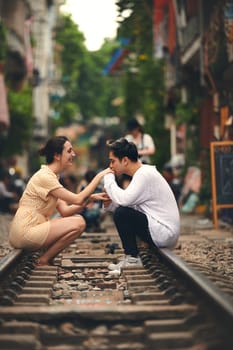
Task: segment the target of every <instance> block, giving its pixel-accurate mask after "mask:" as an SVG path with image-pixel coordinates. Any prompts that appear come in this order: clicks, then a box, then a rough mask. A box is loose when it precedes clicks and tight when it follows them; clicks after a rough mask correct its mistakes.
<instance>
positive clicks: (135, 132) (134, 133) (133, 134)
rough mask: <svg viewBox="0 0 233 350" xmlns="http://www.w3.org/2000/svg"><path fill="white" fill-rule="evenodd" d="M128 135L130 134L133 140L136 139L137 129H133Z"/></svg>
mask: <svg viewBox="0 0 233 350" xmlns="http://www.w3.org/2000/svg"><path fill="white" fill-rule="evenodd" d="M130 134H131V135H132V136H133V137H134V138H136V137H137V136H138V135H139V134H140V130H139V128H135V129H133V130H131V131H130Z"/></svg>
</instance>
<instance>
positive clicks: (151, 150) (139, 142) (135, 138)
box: [125, 118, 156, 164]
mask: <svg viewBox="0 0 233 350" xmlns="http://www.w3.org/2000/svg"><path fill="white" fill-rule="evenodd" d="M127 130H128V134H127V135H126V136H125V138H126V139H127V140H128V141H130V142H133V143H135V145H136V147H137V150H138V155H139V158H140V161H141V162H142V163H144V164H150V156H152V155H153V154H155V151H156V148H155V144H154V140H153V139H152V137H151V136H150V135H149V134H146V133H144V131H143V127H142V125H141V124H140V123H139V122H138V120H137V119H136V118H132V119H129V120H128V122H127Z"/></svg>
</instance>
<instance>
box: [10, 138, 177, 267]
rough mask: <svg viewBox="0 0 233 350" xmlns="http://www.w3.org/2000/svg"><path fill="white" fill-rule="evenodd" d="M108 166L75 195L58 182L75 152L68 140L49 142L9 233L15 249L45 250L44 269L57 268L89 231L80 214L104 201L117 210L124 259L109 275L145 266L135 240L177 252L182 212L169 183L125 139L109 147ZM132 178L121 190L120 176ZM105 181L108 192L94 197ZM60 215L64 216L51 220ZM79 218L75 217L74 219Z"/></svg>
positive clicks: (58, 139) (40, 262) (112, 265)
mask: <svg viewBox="0 0 233 350" xmlns="http://www.w3.org/2000/svg"><path fill="white" fill-rule="evenodd" d="M107 146H108V148H109V161H110V164H109V167H108V168H107V169H105V170H103V171H101V172H99V173H98V174H97V175H96V176H95V177H94V178H93V180H92V181H91V182H90V184H89V185H88V186H86V187H85V189H84V190H82V191H81V192H79V193H78V194H75V193H73V192H70V191H69V190H67V189H65V188H64V187H63V186H62V185H61V183H60V182H59V174H61V172H62V171H64V170H65V169H66V168H68V167H70V166H71V165H72V162H73V158H74V157H75V152H74V150H73V148H72V145H71V143H70V141H69V140H68V139H67V138H66V137H64V136H55V137H53V138H51V139H50V140H48V142H47V143H46V145H45V146H44V147H43V148H42V149H41V150H40V155H41V156H45V158H46V165H42V166H41V169H40V170H38V171H37V172H36V173H35V174H34V175H33V176H32V177H31V179H30V180H29V182H28V184H27V186H26V188H25V191H24V193H23V195H22V197H21V199H20V202H19V208H18V210H17V212H16V214H15V216H14V219H13V221H12V224H11V229H10V243H11V244H12V246H13V247H15V248H23V249H29V250H34V251H35V250H39V249H41V248H43V249H44V250H45V251H44V253H43V255H42V256H41V257H40V258H39V259H38V261H37V263H38V264H39V265H49V264H53V259H54V258H55V257H56V256H57V255H58V254H59V253H60V252H61V251H62V250H63V249H64V248H66V247H67V246H68V245H69V244H70V243H71V242H72V241H74V240H75V239H76V238H77V237H79V236H80V235H81V234H82V232H83V231H84V230H85V227H86V224H85V220H84V218H83V217H82V216H81V215H77V213H79V212H80V211H81V210H82V209H83V207H85V205H87V203H88V201H89V200H102V201H103V203H104V207H105V208H106V210H111V211H113V218H114V222H115V225H116V228H117V230H118V233H119V236H120V239H121V242H122V246H123V249H124V252H125V258H124V259H123V260H121V261H120V262H119V263H118V264H111V265H109V269H110V270H117V271H121V268H122V267H124V266H128V265H132V266H134V265H140V264H141V262H140V258H139V256H138V248H137V241H136V238H137V236H139V237H140V238H141V239H142V240H143V241H145V242H147V243H149V244H152V245H156V246H159V247H173V246H174V245H175V244H176V242H177V239H178V236H179V227H180V218H179V210H178V207H177V204H176V200H175V198H174V195H173V192H172V191H171V189H170V187H169V185H168V183H167V182H166V180H165V179H164V178H163V176H162V175H161V174H160V173H159V172H158V170H157V169H156V167H155V166H153V165H145V164H142V163H141V161H140V160H139V158H138V151H137V147H136V146H135V144H134V143H133V142H128V141H127V140H126V139H125V138H122V139H119V140H116V141H114V142H109V143H108V144H107ZM122 174H126V175H129V176H130V177H131V181H130V182H129V184H128V186H127V187H126V188H121V187H120V186H119V185H118V183H117V179H116V178H117V177H118V176H120V175H122ZM102 178H103V179H104V188H105V191H106V192H103V193H93V192H94V190H95V188H96V187H97V186H98V184H99V182H100V181H101V180H102ZM55 210H58V212H60V214H61V217H55V218H51V215H52V214H53V213H54V211H55ZM75 214H76V215H75Z"/></svg>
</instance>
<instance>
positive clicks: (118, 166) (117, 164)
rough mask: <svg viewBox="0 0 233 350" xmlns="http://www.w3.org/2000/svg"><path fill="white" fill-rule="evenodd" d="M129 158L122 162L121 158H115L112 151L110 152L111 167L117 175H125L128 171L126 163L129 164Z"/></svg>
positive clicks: (123, 159)
mask: <svg viewBox="0 0 233 350" xmlns="http://www.w3.org/2000/svg"><path fill="white" fill-rule="evenodd" d="M126 160H127V157H124V158H122V160H120V159H119V158H117V157H115V156H114V154H113V153H112V151H110V152H109V161H110V164H109V167H110V168H111V169H112V170H113V171H114V173H115V174H116V175H121V174H123V173H125V171H126V163H127V161H126Z"/></svg>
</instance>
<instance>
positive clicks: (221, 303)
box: [158, 248, 233, 322]
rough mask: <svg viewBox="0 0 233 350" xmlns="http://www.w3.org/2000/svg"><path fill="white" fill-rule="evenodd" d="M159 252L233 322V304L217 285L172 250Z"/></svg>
mask: <svg viewBox="0 0 233 350" xmlns="http://www.w3.org/2000/svg"><path fill="white" fill-rule="evenodd" d="M158 252H159V254H160V255H161V256H163V257H165V258H166V260H168V261H169V263H170V264H172V265H173V266H174V267H175V268H178V269H179V271H180V272H181V273H182V274H183V275H184V276H185V277H187V278H188V279H189V280H191V281H192V283H193V282H194V283H195V285H196V286H197V287H198V288H199V289H200V290H201V291H203V292H204V293H205V294H206V295H207V296H208V297H209V298H211V300H212V301H213V302H215V304H217V306H218V307H220V308H221V310H222V311H223V312H224V313H225V314H226V315H227V316H228V317H230V319H231V321H232V322H233V302H232V300H231V299H230V297H229V296H228V295H227V294H226V293H224V292H223V291H221V290H220V289H219V288H218V287H216V285H214V284H213V283H212V282H211V281H210V280H209V279H208V278H206V277H205V276H204V275H202V274H201V273H200V272H198V271H195V270H194V269H193V268H192V267H190V266H189V265H188V264H187V263H186V262H185V261H183V260H182V259H180V258H179V257H178V256H177V255H175V254H174V253H173V252H172V251H171V250H169V249H167V248H158Z"/></svg>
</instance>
